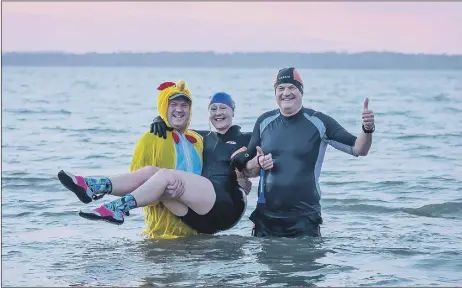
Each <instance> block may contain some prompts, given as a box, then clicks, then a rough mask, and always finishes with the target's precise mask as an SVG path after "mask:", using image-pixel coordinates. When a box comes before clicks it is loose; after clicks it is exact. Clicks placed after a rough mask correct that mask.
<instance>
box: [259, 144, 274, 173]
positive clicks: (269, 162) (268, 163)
mask: <svg viewBox="0 0 462 288" xmlns="http://www.w3.org/2000/svg"><path fill="white" fill-rule="evenodd" d="M257 162H258V165H260V167H261V168H262V169H263V170H271V169H272V168H273V156H272V155H271V153H269V154H267V155H265V153H263V150H262V149H261V147H260V146H257Z"/></svg>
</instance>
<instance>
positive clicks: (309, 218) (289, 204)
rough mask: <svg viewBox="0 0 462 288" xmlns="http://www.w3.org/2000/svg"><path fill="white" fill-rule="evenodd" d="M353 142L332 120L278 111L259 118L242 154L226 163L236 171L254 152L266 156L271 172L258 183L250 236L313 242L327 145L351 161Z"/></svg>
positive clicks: (308, 113) (306, 111)
mask: <svg viewBox="0 0 462 288" xmlns="http://www.w3.org/2000/svg"><path fill="white" fill-rule="evenodd" d="M355 141H356V136H354V135H352V134H350V133H349V132H347V131H346V130H345V129H344V128H343V127H342V126H341V125H340V124H339V123H338V122H337V121H335V120H334V119H333V118H331V117H329V116H328V115H325V114H323V113H321V112H317V111H314V110H312V109H308V108H302V109H301V110H300V111H299V112H298V113H297V114H295V115H293V116H289V117H285V116H283V115H282V114H281V113H280V111H279V109H277V110H273V111H269V112H266V113H264V114H263V115H261V116H260V117H259V118H258V120H257V122H256V124H255V127H254V130H253V133H252V138H251V140H250V143H249V147H248V150H247V151H246V152H247V153H246V152H241V153H239V154H238V155H236V156H235V159H233V162H232V163H234V165H235V166H236V167H237V168H238V169H239V170H241V169H242V168H244V167H245V163H247V162H248V161H249V160H251V159H252V158H254V157H255V155H256V146H260V147H261V148H262V150H263V152H264V153H265V154H268V153H271V154H272V158H273V164H274V165H273V168H272V169H271V170H269V171H265V172H264V175H263V177H261V178H260V184H259V197H258V204H257V209H256V210H255V211H254V212H253V213H252V215H251V217H250V219H251V220H252V221H253V222H254V223H255V228H254V235H255V236H287V237H291V236H299V235H308V234H312V235H313V236H317V235H316V234H318V233H319V224H321V223H322V218H321V207H320V198H321V190H320V188H319V184H318V179H319V174H320V171H321V166H322V162H323V159H324V154H325V151H326V148H327V145H328V144H329V145H331V146H333V147H334V148H336V149H338V150H341V151H343V152H346V153H349V154H351V155H354V156H357V155H355V153H354V151H353V146H354V145H355ZM314 230H316V231H318V232H316V231H314Z"/></svg>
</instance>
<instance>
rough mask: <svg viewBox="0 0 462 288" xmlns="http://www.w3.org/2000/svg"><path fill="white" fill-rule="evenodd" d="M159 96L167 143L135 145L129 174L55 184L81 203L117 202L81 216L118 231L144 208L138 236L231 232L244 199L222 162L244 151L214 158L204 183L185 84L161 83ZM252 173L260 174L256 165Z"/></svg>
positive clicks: (67, 177)
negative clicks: (216, 168) (216, 162)
mask: <svg viewBox="0 0 462 288" xmlns="http://www.w3.org/2000/svg"><path fill="white" fill-rule="evenodd" d="M158 90H160V91H161V92H160V94H159V96H158V99H157V109H158V113H159V115H160V117H161V118H162V120H163V121H164V122H165V123H166V125H167V126H168V127H169V128H171V129H169V130H171V131H169V132H168V134H167V137H166V139H164V138H162V137H157V136H155V135H153V134H152V133H150V132H149V131H148V132H146V133H145V134H144V135H143V136H142V137H141V138H140V139H139V141H138V143H137V144H136V147H135V151H134V153H133V158H132V163H131V167H130V170H131V172H130V173H125V174H121V175H117V176H111V177H84V176H74V175H72V174H71V173H69V172H65V171H62V170H61V171H60V172H59V173H58V178H59V180H60V181H61V183H62V184H63V185H64V186H65V187H66V188H68V189H69V190H71V191H72V192H74V193H75V194H76V195H77V197H78V198H79V199H80V200H81V201H82V202H84V203H89V202H91V201H92V200H93V199H95V200H96V199H99V198H102V197H103V196H104V195H105V194H110V195H114V196H120V197H121V198H119V199H117V200H115V201H112V202H110V203H107V204H104V205H102V206H100V207H99V208H96V209H93V210H90V211H80V213H79V215H80V216H82V217H84V218H87V219H90V220H104V221H107V222H109V223H113V224H118V225H120V224H123V222H124V217H123V215H124V214H125V215H128V211H129V210H131V209H134V208H137V207H144V210H145V211H144V212H145V224H146V230H145V231H143V233H144V234H145V235H147V236H148V237H150V238H158V239H159V238H176V237H181V236H192V235H197V234H199V233H205V234H215V233H217V232H219V231H223V230H227V229H230V228H231V227H233V226H234V225H235V224H236V223H237V221H239V219H240V218H241V216H242V214H243V212H244V211H245V199H244V198H245V194H244V193H243V191H242V190H240V187H239V183H238V179H237V178H238V176H239V175H238V173H236V172H235V171H234V170H232V168H230V167H228V166H229V165H228V164H226V163H228V160H226V159H231V157H232V156H233V155H234V154H235V153H236V152H239V151H243V149H244V148H241V149H238V150H230V149H227V151H226V153H225V154H226V155H221V154H223V152H217V153H220V156H222V158H223V156H224V158H223V159H224V162H223V163H224V164H225V165H224V168H223V169H222V170H223V171H221V172H220V173H219V175H210V176H208V178H206V177H202V176H200V175H201V172H202V164H203V163H202V152H203V147H204V145H203V139H202V137H201V136H200V135H199V134H197V133H196V132H193V131H191V130H188V126H189V123H190V119H191V104H192V96H191V93H190V91H189V89H188V88H187V87H186V85H185V83H184V81H179V82H178V83H176V84H175V83H173V82H165V83H162V84H161V85H160V86H159V87H158ZM172 128H173V129H172ZM211 133H216V132H211ZM231 142H232V141H231ZM233 152H234V153H233ZM211 161H213V159H212V160H211ZM161 168H163V169H161ZM253 168H255V169H259V166H258V161H257V160H256V159H254V166H253ZM173 169H175V170H173ZM223 175H224V176H225V177H224V178H223ZM214 177H215V178H214ZM239 177H241V176H239ZM249 189H250V188H249Z"/></svg>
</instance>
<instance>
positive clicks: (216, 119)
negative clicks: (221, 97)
mask: <svg viewBox="0 0 462 288" xmlns="http://www.w3.org/2000/svg"><path fill="white" fill-rule="evenodd" d="M233 116H234V112H233V110H232V109H231V107H229V106H228V105H225V104H222V103H213V104H212V105H210V107H209V120H210V122H211V123H212V125H213V126H214V127H215V129H216V130H217V132H222V133H225V132H226V131H228V129H229V127H231V125H233Z"/></svg>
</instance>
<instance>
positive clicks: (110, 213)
mask: <svg viewBox="0 0 462 288" xmlns="http://www.w3.org/2000/svg"><path fill="white" fill-rule="evenodd" d="M79 216H80V217H83V218H85V219H88V220H103V221H106V222H108V223H111V224H116V225H121V224H123V223H124V215H123V212H122V211H121V210H120V209H116V210H115V211H114V210H111V209H109V208H108V207H106V205H103V206H100V207H99V208H96V209H93V210H89V211H80V212H79Z"/></svg>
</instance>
